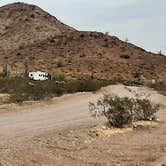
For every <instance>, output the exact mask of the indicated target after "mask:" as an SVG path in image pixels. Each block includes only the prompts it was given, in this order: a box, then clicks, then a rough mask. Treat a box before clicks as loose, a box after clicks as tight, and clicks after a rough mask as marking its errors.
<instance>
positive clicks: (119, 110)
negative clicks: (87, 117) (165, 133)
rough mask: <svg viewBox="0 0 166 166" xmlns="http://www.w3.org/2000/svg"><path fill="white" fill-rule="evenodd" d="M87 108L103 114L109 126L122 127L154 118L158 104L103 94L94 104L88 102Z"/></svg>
mask: <svg viewBox="0 0 166 166" xmlns="http://www.w3.org/2000/svg"><path fill="white" fill-rule="evenodd" d="M89 110H90V112H91V113H92V115H94V114H98V115H104V116H105V117H106V119H107V120H108V123H109V126H110V127H117V128H122V127H124V125H132V122H134V121H138V120H154V119H156V117H155V116H156V112H157V111H158V110H159V105H156V104H152V103H151V102H150V101H149V100H147V99H143V100H141V99H134V98H128V97H122V98H120V97H118V96H111V95H104V97H103V98H102V99H99V100H98V101H97V103H96V104H94V103H90V104H89Z"/></svg>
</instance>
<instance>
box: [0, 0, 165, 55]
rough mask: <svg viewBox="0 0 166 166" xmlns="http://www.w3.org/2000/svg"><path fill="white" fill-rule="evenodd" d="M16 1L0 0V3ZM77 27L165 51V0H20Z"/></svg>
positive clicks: (0, 4)
mask: <svg viewBox="0 0 166 166" xmlns="http://www.w3.org/2000/svg"><path fill="white" fill-rule="evenodd" d="M12 2H16V1H14V0H0V6H2V5H5V4H8V3H12ZM24 2H26V3H31V4H35V5H38V6H40V7H41V8H43V9H44V10H46V11H47V12H49V13H51V14H52V15H54V16H56V17H57V18H58V19H59V20H61V21H62V22H64V23H65V24H68V25H70V26H72V27H74V28H76V29H78V30H92V31H100V32H107V31H108V32H110V35H116V36H118V37H119V38H120V39H122V40H125V38H128V39H129V42H131V43H134V44H137V45H138V46H141V47H143V48H145V49H147V50H150V51H153V52H159V50H162V52H164V53H165V54H166V41H165V39H166V0H157V1H156V0H24Z"/></svg>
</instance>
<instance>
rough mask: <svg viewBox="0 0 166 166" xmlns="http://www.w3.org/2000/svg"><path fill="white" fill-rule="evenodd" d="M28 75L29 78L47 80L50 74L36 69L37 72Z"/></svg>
mask: <svg viewBox="0 0 166 166" xmlns="http://www.w3.org/2000/svg"><path fill="white" fill-rule="evenodd" d="M28 77H29V79H31V80H35V81H45V80H48V79H49V74H48V73H46V72H41V71H36V72H29V73H28Z"/></svg>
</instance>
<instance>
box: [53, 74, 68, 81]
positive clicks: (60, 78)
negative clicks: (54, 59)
mask: <svg viewBox="0 0 166 166" xmlns="http://www.w3.org/2000/svg"><path fill="white" fill-rule="evenodd" d="M52 80H55V81H66V77H65V75H64V74H55V75H54V76H53V77H52Z"/></svg>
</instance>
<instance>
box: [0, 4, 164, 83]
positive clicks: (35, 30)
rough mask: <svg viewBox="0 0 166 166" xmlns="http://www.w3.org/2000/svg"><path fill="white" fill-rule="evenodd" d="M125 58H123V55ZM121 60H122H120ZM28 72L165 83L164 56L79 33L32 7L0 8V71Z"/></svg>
mask: <svg viewBox="0 0 166 166" xmlns="http://www.w3.org/2000/svg"><path fill="white" fill-rule="evenodd" d="M124 55H125V56H124ZM126 55H127V57H126ZM25 62H26V63H28V66H29V70H42V71H48V72H50V73H51V74H55V73H63V74H65V75H68V76H76V77H78V76H79V77H80V76H87V75H91V74H92V73H93V74H94V76H95V77H98V78H112V77H114V76H123V77H126V78H131V77H132V76H133V73H134V72H140V73H142V77H144V78H147V79H152V78H160V79H164V80H166V67H165V66H166V57H164V56H160V55H157V54H153V53H150V52H147V51H145V50H143V49H142V48H139V47H137V46H135V45H132V44H130V43H126V42H123V41H121V40H119V39H118V38H117V37H114V36H109V35H105V34H103V33H98V32H81V31H77V30H75V29H74V28H71V27H69V26H67V25H65V24H63V23H61V22H60V21H59V20H58V19H57V18H55V17H53V16H51V15H49V14H48V13H46V12H45V11H43V10H42V9H40V8H39V7H37V6H34V5H29V4H24V3H14V4H10V5H7V6H3V7H1V8H0V67H1V69H3V66H4V65H5V64H7V65H8V70H10V72H11V73H21V72H23V71H24V68H25V65H24V64H25Z"/></svg>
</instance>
